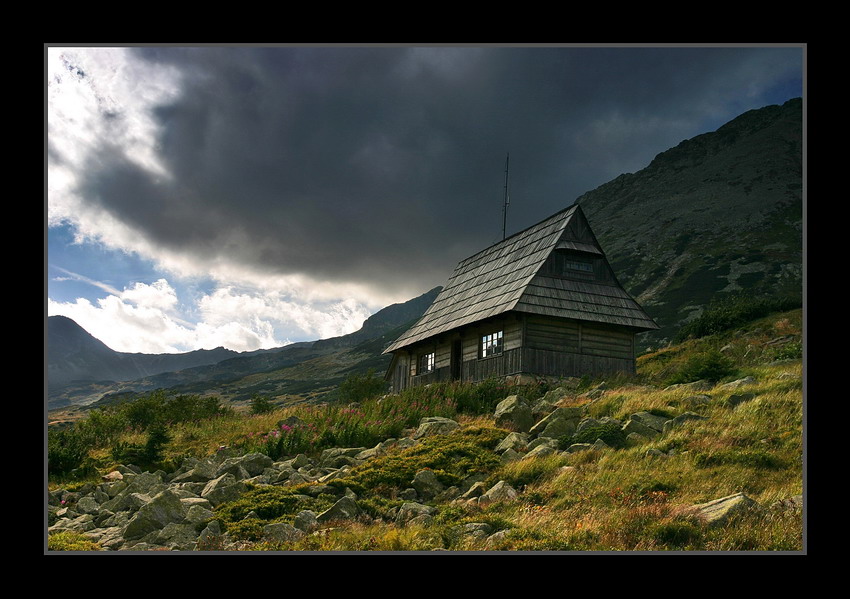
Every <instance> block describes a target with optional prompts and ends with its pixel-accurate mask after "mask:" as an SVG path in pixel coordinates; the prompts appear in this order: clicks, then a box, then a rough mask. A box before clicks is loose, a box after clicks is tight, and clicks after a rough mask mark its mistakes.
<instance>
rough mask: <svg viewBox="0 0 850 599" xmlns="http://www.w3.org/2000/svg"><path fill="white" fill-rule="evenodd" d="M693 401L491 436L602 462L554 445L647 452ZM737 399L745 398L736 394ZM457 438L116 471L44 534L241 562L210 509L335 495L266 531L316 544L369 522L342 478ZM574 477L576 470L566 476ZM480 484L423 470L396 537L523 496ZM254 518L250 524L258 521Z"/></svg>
mask: <svg viewBox="0 0 850 599" xmlns="http://www.w3.org/2000/svg"><path fill="white" fill-rule="evenodd" d="M752 382H753V381H752V380H751V379H741V380H738V381H734V382H732V383H728V384H727V385H726V386H727V387H729V388H732V389H733V390H735V392H734V393H733V394H732V395H731V396H730V397H729V398H728V400H726V401H728V402H729V404H730V406H731V407H734V405H736V404H738V403H743V402H746V401H748V400H750V399H752V397H753V395H752V394H751V393H747V392H746V388H747V386H748V384H750V383H752ZM686 387H687V388H688V389H689V390H690V391H693V392H694V394H693V395H692V396H689V397H688V398H686V400H685V401H686V402H688V403H690V404H691V405H693V406H694V409H695V411H688V412H685V413H683V414H681V415H680V416H677V417H676V418H673V419H669V418H664V417H662V416H657V415H654V414H652V413H650V412H638V413H635V414H632V415H631V416H630V417H629V418H628V419H627V420H625V421H619V420H615V419H613V418H601V419H598V420H597V419H593V418H590V417H588V416H587V415H586V406H580V407H559V406H558V403H559V401H560V400H561V399H562V398H563V397H565V396H566V395H567V393H568V392H569V390H568V389H567V388H559V389H556V390H554V391H551V392H549V393H547V394H546V395H545V396H544V397H543V398H541V399H539V400H538V401H536V402H534V403H533V405H532V404H531V403H529V402H526V401H525V400H523V399H521V398H520V397H518V396H515V395H514V396H510V397H508V398H506V399H505V400H503V401H502V402H500V403H499V404H498V406H497V408H496V411H495V413H494V415H493V416H494V420H495V422H496V425H497V426H499V427H504V428H505V429H509V430H511V431H513V432H508V431H507V430H506V433H505V437H504V439H503V440H502V442H501V443H500V444H499V445H498V446H497V447H496V448H495V451H496V452H497V453H498V454H499V455H500V458H501V460H503V461H509V460H519V459H533V458H534V457H535V456H544V455H548V454H553V453H558V452H561V451H563V452H567V453H573V452H577V451H585V450H589V449H597V450H599V449H602V450H605V449H606V448H607V447H608V445H607V444H606V442H605V441H604V440H603V439H601V438H598V439H596V441H594V442H593V443H574V444H572V445H570V446H568V447H566V448H565V449H560V447H559V441H558V440H559V439H561V438H563V437H564V436H565V435H574V434H576V433H581V432H582V431H587V430H596V429H599V430H603V429H607V430H619V431H621V432H622V435H623V436H624V437H625V439H626V440H627V441H628V442H629V443H632V444H634V443H641V442H645V441H646V440H647V439H650V438H654V437H657V436H659V435H664V434H665V433H667V432H669V431H670V430H671V429H672V428H673V427H676V426H678V425H679V424H681V423H682V422H684V421H686V420H689V419H703V418H705V416H702V415H700V414H699V413H698V410H699V406H700V405H701V404H705V403H707V402H709V401H710V397H709V396H708V395H705V394H701V393H700V392H701V391H705V390H706V389H707V388H710V387H711V385H710V384H707V383H705V382H698V383H691V384H689V385H687V386H686ZM738 389H740V392H739V391H738ZM604 393H605V386H604V384H603V385H602V386H600V387H599V388H597V389H594V390H592V391H591V392H589V393H588V394H586V396H585V398H586V399H589V400H591V401H592V400H593V399H594V398H598V397H600V396H601V395H602V394H604ZM458 428H460V424H459V423H458V422H456V421H454V420H450V419H447V418H436V417H432V418H424V419H423V420H422V421H421V423H420V425H419V427H418V428H416V429H415V430H411V431H410V435H409V436H406V437H403V438H401V439H390V440H387V441H385V442H383V443H380V444H378V445H376V446H375V447H372V448H364V447H354V448H332V449H327V450H325V451H324V452H322V454H321V455H320V456H318V457H314V458H311V457H308V456H306V455H304V454H300V455H297V456H294V457H291V458H290V459H286V460H282V461H273V460H272V459H271V458H270V457H268V456H266V455H264V454H259V453H253V454H248V455H235V454H234V452H233V450H231V449H228V448H222V449H221V450H220V451H219V452H218V453H217V454H216V455H215V456H212V457H209V458H206V459H201V460H198V459H187V460H185V461H184V463H183V464H182V467H181V468H180V469H178V470H177V471H176V472H174V473H171V474H166V473H165V472H162V471H157V472H142V471H141V470H140V469H139V468H137V467H135V466H132V465H126V466H119V467H117V468H116V469H115V470H113V471H112V472H109V473H108V474H106V475H105V476H103V480H102V481H101V482H100V483H99V484H93V483H90V484H87V485H85V486H83V487H82V488H80V489H78V490H75V491H73V492H70V491H67V490H63V489H58V490H55V491H52V492H48V509H47V511H48V526H49V528H48V532H56V531H75V532H80V533H83V534H85V536H87V537H89V538H90V539H92V540H93V541H95V542H97V543H98V544H99V545H100V547H102V548H103V550H106V551H127V550H129V551H149V550H176V551H193V550H238V549H241V548H242V545H241V544H240V543H239V542H238V541H236V540H234V539H231V538H230V536H229V535H228V534H227V532H226V531H225V530H224V529H223V526H222V525H221V523H220V521H219V520H217V519H216V513H215V511H214V510H215V508H216V507H217V506H220V505H222V504H224V503H226V502H230V501H234V500H236V499H238V498H239V497H240V496H241V495H242V494H244V493H245V492H247V491H248V490H249V489H251V488H253V487H255V486H262V485H277V486H295V485H298V486H299V492H300V493H303V494H304V495H306V496H310V497H318V496H319V495H323V494H324V495H326V496H327V495H328V494H331V495H335V496H336V497H337V500H336V502H335V503H334V504H333V505H332V507H330V508H329V509H327V510H326V511H323V512H321V513H315V512H312V511H309V510H303V511H301V512H300V513H298V514H297V516H296V517H295V518H294V521H293V523H292V524H289V523H273V524H268V525H266V526H265V527H264V528H263V534H264V536H265V538H266V539H267V540H270V541H274V542H287V541H293V540H297V539H299V538H301V537H303V536H304V535H308V534H313V533H315V532H316V531H317V530H319V529H321V528H322V527H325V526H328V525H330V523H333V525H334V526H339V525H341V524H342V525H344V523H345V522H346V521H355V520H356V521H364V520H368V519H369V517H368V516H367V515H366V514H365V512H364V511H363V510H362V509H361V507H360V505H359V504H358V497H357V495H356V494H355V493H353V492H352V491H351V490H350V489H339V488H338V487H337V486H332V485H329V484H328V483H329V482H330V481H332V480H334V479H337V478H340V477H342V476H344V475H345V474H347V473H348V472H349V471H350V470H351V469H352V468H354V467H356V466H358V465H361V464H364V463H365V462H366V461H368V460H371V459H373V458H375V457H377V456H381V455H384V454H386V453H387V452H388V451H396V450H401V451H403V450H404V449H406V448H409V447H413V446H415V445H416V444H418V443H419V442H420V441H421V440H422V439H423V438H425V437H430V436H432V435H445V434H449V433H451V432H453V431H454V430H457V429H458ZM646 455H647V458H651V457H658V458H663V457H664V456H665V454H663V453H662V452H660V451H659V450H657V449H649V450H647V452H646ZM565 468H570V466H565ZM483 480H484V477H483V476H472V477H470V478H468V479H467V480H466V481H464V483H463V484H462V485H460V486H457V487H449V488H446V487H445V486H444V485H443V484H441V483H440V481H439V480H437V477H436V476H435V474H434V472H432V471H431V470H427V469H425V470H421V471H420V472H418V473H417V474H416V475H415V477H414V478H413V479H412V480H411V481H410V487H409V488H407V489H405V490H404V491H403V492H402V493H401V498H402V499H403V500H405V503H403V505H401V506H400V507H399V508H396V509H395V510H394V512H393V517H394V521H395V523H396V524H398V525H401V526H403V525H405V524H407V523H410V522H420V523H427V522H428V521H429V520H430V519H431V518H433V516H434V515H435V513H436V512H437V510H438V509H439V506H440V505H443V504H446V503H449V502H466V503H476V504H479V505H483V504H486V503H489V502H498V501H513V500H515V499H517V497H518V496H519V493H518V491H517V490H516V489H514V488H512V487H511V486H510V485H509V484H507V483H506V482H505V481H500V482H498V483H496V484H495V485H492V486H489V487H488V486H487V485H485V483H484V482H483ZM767 507H771V508H774V509H801V508H802V497H793V498H788V499H786V500H784V501H783V502H779V504H778V505H774V506H767ZM692 509H693V512H694V514H696V515H697V516H699V517H701V518H702V519H704V520H705V521H706V522H707V523H708V524H709V525H713V524H719V523H723V522H725V521H726V520H727V519H728V518H729V517H730V516H731V515H733V514H735V513H737V512H738V511H740V510H750V509H765V507H763V506H760V505H758V504H757V503H756V502H755V501H754V500H752V499H751V498H749V497H747V496H746V495H744V494H742V493H737V494H733V495H730V496H728V497H722V498H718V499H716V500H714V501H710V502H707V503H704V504H700V505H695V506H693V507H692ZM251 516H252V514H248V516H246V517H251ZM462 528H463V530H462V531H460V532H461V534H468V535H472V536H475V537H477V538H480V539H482V540H488V541H491V540H495V539H496V538H497V536H498V535H499V534H504V531H501V532H496V533H493V531H492V528H491V527H490V526H489V525H488V524H486V523H483V522H482V523H470V524H465V525H463V526H462Z"/></svg>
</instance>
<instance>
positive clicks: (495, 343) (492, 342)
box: [481, 331, 504, 358]
mask: <svg viewBox="0 0 850 599" xmlns="http://www.w3.org/2000/svg"><path fill="white" fill-rule="evenodd" d="M503 336H504V331H499V332H497V333H490V334H488V335H483V336H482V337H481V357H482V358H489V357H490V356H497V355H499V354H501V353H502V337H503Z"/></svg>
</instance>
